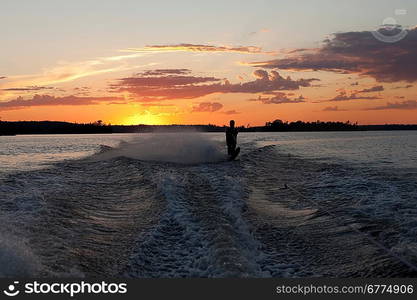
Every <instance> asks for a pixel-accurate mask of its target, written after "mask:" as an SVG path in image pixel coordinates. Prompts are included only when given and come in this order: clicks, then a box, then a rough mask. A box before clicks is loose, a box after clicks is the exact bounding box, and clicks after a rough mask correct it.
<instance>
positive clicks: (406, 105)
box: [365, 100, 417, 110]
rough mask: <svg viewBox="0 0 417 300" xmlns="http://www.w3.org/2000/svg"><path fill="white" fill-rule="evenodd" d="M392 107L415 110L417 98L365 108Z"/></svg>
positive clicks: (388, 108) (383, 108) (387, 108)
mask: <svg viewBox="0 0 417 300" xmlns="http://www.w3.org/2000/svg"><path fill="white" fill-rule="evenodd" d="M391 109H401V110H414V109H417V101H416V100H406V101H401V102H392V103H391V102H388V103H387V104H386V105H383V106H376V107H371V108H366V109H365V110H391Z"/></svg>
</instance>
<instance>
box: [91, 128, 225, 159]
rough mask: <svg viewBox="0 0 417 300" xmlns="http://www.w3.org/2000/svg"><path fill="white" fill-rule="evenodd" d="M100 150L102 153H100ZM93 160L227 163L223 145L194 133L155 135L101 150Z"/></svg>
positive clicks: (139, 137)
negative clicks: (126, 158)
mask: <svg viewBox="0 0 417 300" xmlns="http://www.w3.org/2000/svg"><path fill="white" fill-rule="evenodd" d="M102 150H103V149H102ZM104 150H105V151H101V153H99V154H97V155H96V156H95V157H94V159H99V160H103V159H104V160H105V159H111V158H114V157H120V156H123V157H129V158H133V159H139V160H146V161H158V162H173V163H180V164H198V163H213V162H220V161H224V160H226V153H225V151H224V149H222V143H221V142H219V141H215V140H213V139H210V137H208V136H207V135H203V134H201V133H197V132H176V133H154V134H151V135H146V136H145V135H143V136H142V135H141V136H138V137H137V138H135V139H133V140H131V141H129V142H122V143H121V144H120V145H119V147H117V148H112V149H104Z"/></svg>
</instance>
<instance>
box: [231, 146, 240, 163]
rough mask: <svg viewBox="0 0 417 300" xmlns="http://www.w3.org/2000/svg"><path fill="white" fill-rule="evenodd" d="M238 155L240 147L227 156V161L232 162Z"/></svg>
mask: <svg viewBox="0 0 417 300" xmlns="http://www.w3.org/2000/svg"><path fill="white" fill-rule="evenodd" d="M239 153H240V147H237V148H236V149H235V152H234V153H233V154H232V155H230V156H229V160H234V159H235V158H236V157H237V156H238V155H239Z"/></svg>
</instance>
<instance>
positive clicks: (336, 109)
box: [323, 106, 347, 111]
mask: <svg viewBox="0 0 417 300" xmlns="http://www.w3.org/2000/svg"><path fill="white" fill-rule="evenodd" d="M323 111H347V110H346V109H340V108H339V107H338V106H327V107H325V108H323Z"/></svg>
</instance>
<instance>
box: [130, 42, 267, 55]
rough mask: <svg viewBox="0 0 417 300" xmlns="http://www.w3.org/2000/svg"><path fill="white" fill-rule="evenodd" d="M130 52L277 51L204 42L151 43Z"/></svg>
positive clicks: (261, 52) (257, 52) (265, 52)
mask: <svg viewBox="0 0 417 300" xmlns="http://www.w3.org/2000/svg"><path fill="white" fill-rule="evenodd" d="M125 51H128V52H175V51H186V52H237V53H250V54H275V52H268V51H263V50H262V48H261V47H256V46H215V45H203V44H187V43H182V44H173V45H150V46H145V47H143V48H128V49H126V50H125Z"/></svg>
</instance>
